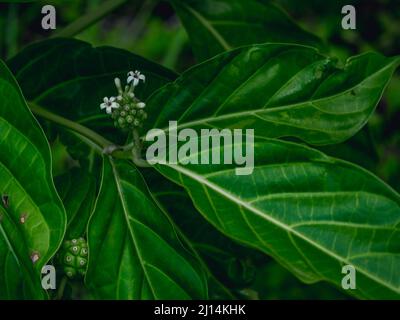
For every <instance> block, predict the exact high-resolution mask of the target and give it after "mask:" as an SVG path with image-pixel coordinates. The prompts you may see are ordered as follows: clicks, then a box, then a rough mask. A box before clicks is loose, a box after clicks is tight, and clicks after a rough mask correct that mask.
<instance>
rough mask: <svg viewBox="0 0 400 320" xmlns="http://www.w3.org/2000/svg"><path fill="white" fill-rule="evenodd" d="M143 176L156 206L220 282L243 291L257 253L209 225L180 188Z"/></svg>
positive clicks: (149, 172)
mask: <svg viewBox="0 0 400 320" xmlns="http://www.w3.org/2000/svg"><path fill="white" fill-rule="evenodd" d="M142 172H143V175H144V177H145V179H146V181H147V183H148V186H149V188H150V191H151V193H152V195H153V196H154V197H155V198H156V200H157V201H158V203H159V205H160V206H161V207H162V208H163V209H164V210H165V211H166V212H167V213H168V214H169V216H170V217H171V218H172V219H173V221H174V222H175V223H176V225H177V226H178V227H179V229H180V231H181V232H182V233H183V234H184V235H185V237H186V238H187V239H188V240H189V241H190V243H191V245H192V246H193V248H194V249H195V250H196V251H197V252H198V253H199V255H200V256H201V258H202V259H203V260H204V261H205V262H206V264H207V266H208V267H209V269H210V272H211V273H212V274H213V275H214V276H215V277H217V278H218V280H219V281H221V282H223V283H224V284H226V285H227V286H230V287H236V288H243V287H244V286H245V285H246V284H248V283H249V282H250V281H251V280H253V276H254V268H253V266H252V264H251V262H250V260H251V259H252V258H254V257H258V256H259V255H260V253H259V252H257V251H256V250H254V249H252V248H248V247H245V246H242V245H240V244H239V243H237V242H235V241H233V240H231V239H229V238H228V237H226V236H225V235H224V234H222V233H221V232H219V231H218V230H217V229H216V228H214V227H213V226H212V225H211V224H210V223H208V222H207V221H206V220H205V219H204V218H203V217H202V215H201V214H200V213H199V212H198V211H197V210H196V208H195V207H194V206H193V203H192V200H191V199H190V197H189V195H188V193H187V192H186V191H185V190H184V189H183V188H182V187H180V186H178V185H177V184H175V183H173V182H172V181H170V180H168V179H166V178H165V177H163V176H162V175H160V174H159V173H158V172H157V171H156V170H154V169H151V170H143V171H142ZM193 226H196V228H195V229H194V228H193ZM211 280H212V279H211ZM209 294H210V296H212V295H213V292H212V291H211V290H210V291H209ZM217 295H218V293H217Z"/></svg>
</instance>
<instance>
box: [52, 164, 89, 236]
mask: <svg viewBox="0 0 400 320" xmlns="http://www.w3.org/2000/svg"><path fill="white" fill-rule="evenodd" d="M55 183H56V187H57V190H58V193H59V195H60V197H61V199H62V201H63V203H64V207H65V211H66V212H67V231H66V233H65V238H66V239H74V238H79V237H83V236H84V235H85V234H86V229H87V225H88V221H89V217H90V214H91V213H92V210H93V207H94V202H95V199H96V180H95V179H94V177H92V176H91V175H90V174H89V173H88V172H87V171H86V170H84V169H79V168H74V169H71V170H70V171H68V172H67V173H65V174H63V175H61V176H58V177H56V179H55Z"/></svg>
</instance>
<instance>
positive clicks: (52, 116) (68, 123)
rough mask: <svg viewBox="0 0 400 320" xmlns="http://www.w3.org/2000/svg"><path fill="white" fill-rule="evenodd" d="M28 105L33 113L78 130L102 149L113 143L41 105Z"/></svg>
mask: <svg viewBox="0 0 400 320" xmlns="http://www.w3.org/2000/svg"><path fill="white" fill-rule="evenodd" d="M29 107H30V109H31V110H32V112H33V113H34V114H36V115H38V116H40V117H42V118H44V119H47V120H50V121H52V122H55V123H57V124H59V125H61V126H63V127H66V128H68V129H71V130H73V131H75V132H78V133H79V134H80V135H82V136H84V137H86V138H88V139H89V140H91V141H92V142H94V143H95V144H96V145H98V146H99V147H101V148H102V149H104V148H106V147H108V146H110V145H113V143H112V142H110V141H108V140H107V139H105V138H104V137H102V136H101V135H99V134H98V133H96V132H94V131H93V130H90V129H89V128H86V127H84V126H82V125H81V124H79V123H76V122H73V121H71V120H68V119H66V118H63V117H61V116H59V115H56V114H54V113H52V112H50V111H47V110H46V109H43V108H42V107H40V106H38V105H37V104H35V103H29Z"/></svg>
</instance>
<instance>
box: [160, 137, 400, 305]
mask: <svg viewBox="0 0 400 320" xmlns="http://www.w3.org/2000/svg"><path fill="white" fill-rule="evenodd" d="M231 147H232V146H231ZM254 152H255V154H254V157H255V168H254V172H253V173H252V174H251V175H247V176H237V175H235V168H234V166H233V165H225V166H224V165H207V166H206V165H193V164H191V165H187V166H182V165H179V164H178V165H174V164H166V165H157V167H156V168H157V169H158V170H159V171H160V172H161V173H163V174H164V175H165V176H167V177H169V178H170V179H172V180H173V181H175V182H177V183H179V184H181V185H182V186H184V187H185V189H186V190H187V191H188V192H189V195H190V196H191V198H192V200H193V202H194V204H195V206H196V207H197V208H198V209H199V210H200V211H201V212H202V214H203V215H204V217H205V218H206V219H207V220H208V221H209V222H211V223H212V224H213V225H214V226H215V227H217V228H218V229H219V230H221V231H222V232H223V233H225V234H226V235H228V236H230V237H232V238H234V239H236V240H240V241H241V242H243V243H245V244H248V245H250V246H253V247H256V248H259V249H261V250H262V251H264V252H266V253H267V254H269V255H271V256H272V257H274V258H275V259H276V260H277V261H278V262H279V263H281V264H282V265H283V266H285V267H286V268H287V269H289V270H290V271H291V272H293V273H294V274H295V275H297V276H298V277H299V278H300V279H302V280H303V281H305V282H308V283H312V282H316V281H319V280H326V281H329V282H332V283H335V284H336V285H338V286H340V284H341V280H342V277H343V274H342V273H341V270H342V266H343V265H347V264H351V265H353V266H354V267H355V268H356V270H357V289H356V290H351V292H350V293H352V294H355V295H357V296H359V297H363V298H399V297H400V277H399V270H400V229H399V225H400V197H399V195H398V194H397V193H396V192H395V191H393V190H392V189H391V188H390V187H388V186H387V185H385V183H383V182H382V181H380V180H379V179H378V178H376V177H375V176H373V175H372V174H370V173H369V172H367V171H365V170H364V169H361V168H360V167H357V166H355V165H353V164H350V163H348V162H344V161H341V160H336V159H334V158H331V157H328V156H326V155H324V154H322V153H320V152H319V151H316V150H313V149H310V148H308V147H305V146H302V145H299V144H294V143H289V142H283V141H279V140H274V139H265V138H257V139H256V140H255V143H254ZM198 156H199V154H193V155H190V157H189V159H190V160H194V159H196V158H197V157H198Z"/></svg>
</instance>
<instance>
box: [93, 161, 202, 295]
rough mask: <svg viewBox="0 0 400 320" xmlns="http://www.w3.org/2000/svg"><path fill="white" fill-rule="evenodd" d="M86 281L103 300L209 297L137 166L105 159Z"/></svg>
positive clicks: (189, 255)
mask: <svg viewBox="0 0 400 320" xmlns="http://www.w3.org/2000/svg"><path fill="white" fill-rule="evenodd" d="M88 243H89V254H90V260H89V266H88V271H87V275H86V284H87V285H88V287H90V288H91V289H92V290H93V292H94V293H95V295H96V296H97V297H98V298H102V299H194V298H197V299H201V298H206V295H207V293H206V285H205V277H204V275H203V274H202V271H200V269H199V270H198V268H197V267H196V260H195V259H194V257H193V256H192V255H191V254H190V253H189V251H187V249H185V248H184V247H183V246H182V244H181V243H180V241H179V239H178V237H177V235H176V233H175V231H174V229H173V227H172V225H171V223H170V221H169V220H168V218H167V217H166V216H165V215H164V214H163V212H162V211H161V210H160V209H159V208H158V207H157V206H156V205H155V204H154V202H153V200H152V198H151V195H150V193H149V192H148V190H147V186H146V184H145V182H144V180H143V178H142V176H141V174H140V173H139V172H138V171H137V169H136V168H135V167H134V166H133V165H131V164H129V163H128V162H125V161H114V160H112V159H108V158H106V159H105V160H104V168H103V178H102V185H101V188H100V194H99V197H98V199H97V203H96V207H95V210H94V213H93V215H92V218H91V220H90V222H89V229H88Z"/></svg>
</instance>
